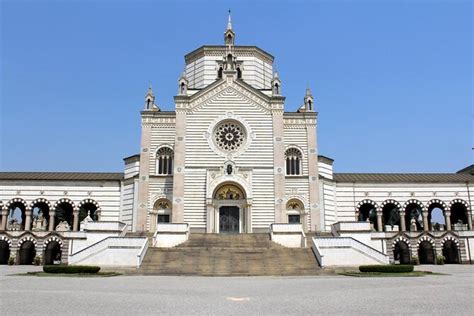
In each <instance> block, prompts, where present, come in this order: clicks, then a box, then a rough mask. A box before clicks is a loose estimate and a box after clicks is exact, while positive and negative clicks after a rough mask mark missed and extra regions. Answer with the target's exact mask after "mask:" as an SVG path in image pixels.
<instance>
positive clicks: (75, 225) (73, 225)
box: [72, 210, 79, 232]
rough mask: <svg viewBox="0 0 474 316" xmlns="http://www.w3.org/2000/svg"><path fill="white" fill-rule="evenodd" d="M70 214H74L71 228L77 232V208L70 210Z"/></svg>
mask: <svg viewBox="0 0 474 316" xmlns="http://www.w3.org/2000/svg"><path fill="white" fill-rule="evenodd" d="M72 215H73V216H74V219H73V222H72V230H73V231H75V232H77V231H78V230H79V210H74V211H73V212H72Z"/></svg>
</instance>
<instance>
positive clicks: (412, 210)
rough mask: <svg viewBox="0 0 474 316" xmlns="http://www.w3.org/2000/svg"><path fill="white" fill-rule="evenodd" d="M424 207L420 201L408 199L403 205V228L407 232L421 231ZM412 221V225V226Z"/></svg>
mask: <svg viewBox="0 0 474 316" xmlns="http://www.w3.org/2000/svg"><path fill="white" fill-rule="evenodd" d="M424 209H425V205H423V203H422V202H421V201H420V200H417V199H410V200H408V201H406V202H405V203H404V204H403V212H404V213H405V226H406V229H407V230H409V231H419V230H423V215H422V213H423V210H424ZM412 219H414V224H412Z"/></svg>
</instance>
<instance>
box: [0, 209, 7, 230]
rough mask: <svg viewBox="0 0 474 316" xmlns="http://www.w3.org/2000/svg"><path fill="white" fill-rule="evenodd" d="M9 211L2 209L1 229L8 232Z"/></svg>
mask: <svg viewBox="0 0 474 316" xmlns="http://www.w3.org/2000/svg"><path fill="white" fill-rule="evenodd" d="M7 220H8V210H5V209H2V224H1V227H0V229H1V230H7Z"/></svg>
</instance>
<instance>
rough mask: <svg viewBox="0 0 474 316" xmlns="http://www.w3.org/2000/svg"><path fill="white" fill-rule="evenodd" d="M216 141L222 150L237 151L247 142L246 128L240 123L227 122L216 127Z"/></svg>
mask: <svg viewBox="0 0 474 316" xmlns="http://www.w3.org/2000/svg"><path fill="white" fill-rule="evenodd" d="M214 140H215V142H216V145H217V146H218V147H219V148H220V149H222V150H224V151H228V152H233V151H236V150H238V149H239V148H240V147H241V146H242V144H243V143H244V142H245V132H244V128H243V127H242V125H240V124H239V123H238V122H235V121H225V122H223V123H221V124H219V125H218V126H217V127H216V129H215V132H214Z"/></svg>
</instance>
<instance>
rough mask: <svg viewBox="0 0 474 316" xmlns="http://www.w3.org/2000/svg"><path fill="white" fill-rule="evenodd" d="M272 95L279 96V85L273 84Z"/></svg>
mask: <svg viewBox="0 0 474 316" xmlns="http://www.w3.org/2000/svg"><path fill="white" fill-rule="evenodd" d="M274 94H276V95H279V94H280V85H279V84H278V83H275V87H274Z"/></svg>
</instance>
